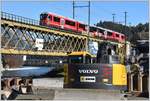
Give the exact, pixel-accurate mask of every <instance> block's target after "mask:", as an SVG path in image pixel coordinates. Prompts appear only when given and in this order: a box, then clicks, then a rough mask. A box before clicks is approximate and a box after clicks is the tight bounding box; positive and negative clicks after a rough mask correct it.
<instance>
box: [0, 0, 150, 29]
mask: <svg viewBox="0 0 150 101" xmlns="http://www.w3.org/2000/svg"><path fill="white" fill-rule="evenodd" d="M75 5H76V6H87V5H88V2H83V1H82V2H77V1H76V2H75ZM72 8H73V6H72V2H71V1H2V2H1V10H2V11H3V12H7V13H12V14H15V15H20V16H23V17H27V18H32V19H35V20H39V15H40V14H41V13H42V12H52V13H56V14H59V15H62V16H65V17H68V18H72V16H73V13H72V12H73V9H72ZM125 11H126V12H127V25H131V26H133V25H137V24H139V23H146V22H148V21H149V14H148V1H138V2H137V1H136V2H135V1H132V2H131V1H122V2H121V1H120V2H119V1H91V16H90V17H91V18H90V23H91V25H94V24H96V23H98V22H99V21H100V20H101V21H112V20H113V16H112V14H113V13H114V14H116V15H115V22H117V23H119V22H120V23H122V24H124V19H125V18H124V16H125V14H124V12H125ZM75 20H78V21H81V22H85V23H88V8H87V7H84V8H75Z"/></svg>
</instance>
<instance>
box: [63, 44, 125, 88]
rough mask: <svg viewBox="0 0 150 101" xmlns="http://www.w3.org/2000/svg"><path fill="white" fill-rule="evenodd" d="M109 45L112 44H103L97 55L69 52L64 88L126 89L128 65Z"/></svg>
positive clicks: (65, 68)
mask: <svg viewBox="0 0 150 101" xmlns="http://www.w3.org/2000/svg"><path fill="white" fill-rule="evenodd" d="M109 46H110V47H112V45H111V44H106V43H103V44H101V46H100V47H99V50H98V52H97V56H96V57H93V56H92V55H91V54H90V53H89V52H85V51H81V52H72V53H70V54H68V64H67V65H65V66H64V73H65V75H64V88H98V89H109V90H110V89H113V90H126V89H127V72H126V67H125V65H123V64H121V63H120V58H119V56H118V55H115V54H113V55H112V54H111V51H110V50H109ZM110 49H111V48H110ZM95 58H96V62H95V63H94V62H93V60H94V59H95Z"/></svg>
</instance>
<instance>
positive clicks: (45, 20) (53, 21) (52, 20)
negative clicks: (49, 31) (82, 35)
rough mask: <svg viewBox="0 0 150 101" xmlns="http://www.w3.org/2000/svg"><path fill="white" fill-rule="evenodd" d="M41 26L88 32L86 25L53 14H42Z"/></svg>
mask: <svg viewBox="0 0 150 101" xmlns="http://www.w3.org/2000/svg"><path fill="white" fill-rule="evenodd" d="M40 25H44V26H50V27H56V28H62V29H66V30H72V31H76V32H83V31H86V25H85V24H83V23H80V22H78V21H76V20H73V19H70V18H67V17H63V16H60V15H56V14H53V13H42V14H41V15H40Z"/></svg>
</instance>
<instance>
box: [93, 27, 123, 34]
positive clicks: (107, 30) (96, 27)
mask: <svg viewBox="0 0 150 101" xmlns="http://www.w3.org/2000/svg"><path fill="white" fill-rule="evenodd" d="M91 27H95V28H99V29H102V30H107V31H110V32H116V31H113V30H110V29H107V28H103V27H98V26H91ZM116 33H119V32H116ZM119 34H122V33H119ZM122 35H124V34H122Z"/></svg>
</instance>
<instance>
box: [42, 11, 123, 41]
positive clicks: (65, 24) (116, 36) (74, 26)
mask: <svg viewBox="0 0 150 101" xmlns="http://www.w3.org/2000/svg"><path fill="white" fill-rule="evenodd" d="M40 25H44V26H50V27H56V28H62V29H65V30H71V31H75V32H79V33H83V32H86V31H87V25H86V24H84V23H81V22H78V21H76V20H73V19H70V18H67V17H63V16H60V15H56V14H53V13H42V14H41V15H40ZM90 35H91V36H92V37H97V38H103V39H107V40H112V41H117V42H124V41H125V35H124V34H121V33H118V32H115V31H112V30H109V29H105V28H102V27H96V26H90Z"/></svg>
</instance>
